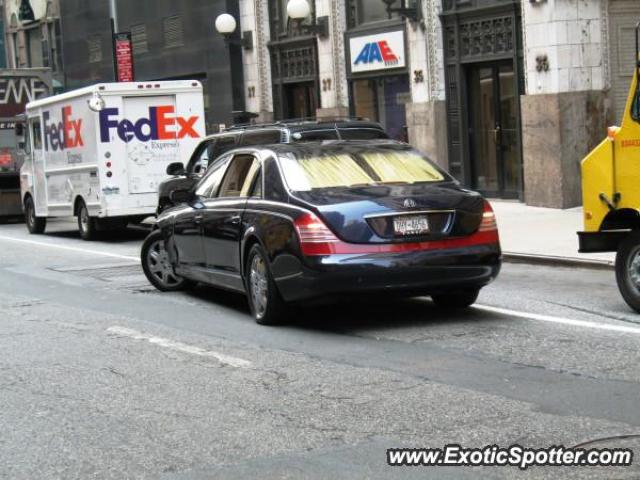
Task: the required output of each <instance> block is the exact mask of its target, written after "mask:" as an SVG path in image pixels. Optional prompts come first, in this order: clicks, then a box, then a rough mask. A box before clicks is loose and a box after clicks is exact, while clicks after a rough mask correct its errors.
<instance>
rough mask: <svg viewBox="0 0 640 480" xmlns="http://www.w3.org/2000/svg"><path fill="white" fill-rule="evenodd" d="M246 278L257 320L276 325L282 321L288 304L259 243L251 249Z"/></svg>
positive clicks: (248, 294) (251, 307)
mask: <svg viewBox="0 0 640 480" xmlns="http://www.w3.org/2000/svg"><path fill="white" fill-rule="evenodd" d="M245 278H246V282H247V296H248V298H249V308H250V309H251V314H252V315H253V318H254V319H255V320H256V322H258V323H259V324H261V325H276V324H278V323H280V322H282V320H283V317H284V315H285V312H286V305H285V303H284V301H283V300H282V298H281V297H280V293H279V292H278V288H277V286H276V284H275V282H274V281H273V277H272V276H271V271H270V269H269V263H268V262H267V256H266V255H265V253H264V250H263V249H262V247H261V246H260V245H258V244H256V245H254V246H253V247H251V250H250V251H249V255H248V257H247V262H246V272H245Z"/></svg>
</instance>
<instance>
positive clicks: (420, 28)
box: [406, 0, 449, 169]
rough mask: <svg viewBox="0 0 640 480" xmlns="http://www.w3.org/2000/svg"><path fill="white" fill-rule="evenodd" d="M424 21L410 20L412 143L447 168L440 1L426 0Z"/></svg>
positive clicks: (410, 136)
mask: <svg viewBox="0 0 640 480" xmlns="http://www.w3.org/2000/svg"><path fill="white" fill-rule="evenodd" d="M422 8H423V12H422V15H423V18H424V20H423V22H422V23H421V24H414V23H411V22H407V36H408V45H409V52H410V54H409V79H410V82H411V102H410V103H408V104H407V105H406V108H407V128H408V131H409V143H411V144H412V145H413V146H415V147H416V148H417V149H418V150H421V151H423V152H424V153H426V154H427V155H428V156H429V157H430V158H431V159H432V160H433V161H434V162H436V163H437V164H438V165H440V166H441V167H442V168H444V169H447V168H448V166H449V162H448V147H447V122H446V108H445V91H444V59H443V49H442V31H441V27H440V20H439V18H438V15H439V13H440V2H439V1H437V0H423V2H422Z"/></svg>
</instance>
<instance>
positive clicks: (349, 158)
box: [280, 149, 446, 192]
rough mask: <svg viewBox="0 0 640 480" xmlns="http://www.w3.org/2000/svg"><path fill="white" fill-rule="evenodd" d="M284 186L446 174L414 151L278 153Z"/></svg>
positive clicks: (403, 180) (416, 179)
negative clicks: (305, 154)
mask: <svg viewBox="0 0 640 480" xmlns="http://www.w3.org/2000/svg"><path fill="white" fill-rule="evenodd" d="M280 164H281V166H282V172H283V174H284V177H285V180H286V182H287V185H288V186H289V188H290V189H291V190H292V191H296V192H308V191H311V190H315V189H322V188H335V187H362V186H377V185H411V184H416V183H432V182H441V181H443V180H445V175H446V174H445V173H444V172H442V171H441V170H440V169H439V168H438V167H436V166H435V165H434V164H432V163H431V162H430V161H429V160H428V159H427V158H426V157H424V156H423V155H421V154H419V153H418V152H416V151H413V150H382V149H380V150H365V151H359V152H357V153H355V152H339V153H338V152H336V153H321V151H319V152H318V154H315V155H309V156H298V157H296V156H294V155H293V154H290V153H287V154H283V155H281V156H280Z"/></svg>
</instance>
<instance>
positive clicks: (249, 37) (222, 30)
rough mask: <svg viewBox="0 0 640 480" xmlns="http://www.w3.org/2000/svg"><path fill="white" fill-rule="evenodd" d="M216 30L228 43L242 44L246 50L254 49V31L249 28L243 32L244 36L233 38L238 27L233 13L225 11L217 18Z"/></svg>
mask: <svg viewBox="0 0 640 480" xmlns="http://www.w3.org/2000/svg"><path fill="white" fill-rule="evenodd" d="M215 25H216V31H217V32H218V33H219V34H220V35H222V36H223V37H224V41H225V43H226V44H227V45H240V46H241V47H242V48H244V49H245V50H252V49H253V32H252V31H251V30H248V31H246V32H243V33H242V38H241V39H237V38H232V35H233V33H234V32H235V31H236V28H237V27H238V22H236V19H235V18H233V15H229V14H228V13H223V14H222V15H218V17H217V18H216V22H215Z"/></svg>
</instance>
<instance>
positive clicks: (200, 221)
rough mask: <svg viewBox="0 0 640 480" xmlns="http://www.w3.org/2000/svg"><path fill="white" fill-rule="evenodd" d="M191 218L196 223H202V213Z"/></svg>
mask: <svg viewBox="0 0 640 480" xmlns="http://www.w3.org/2000/svg"><path fill="white" fill-rule="evenodd" d="M193 220H194V221H195V222H196V223H202V215H196V216H195V217H193Z"/></svg>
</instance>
